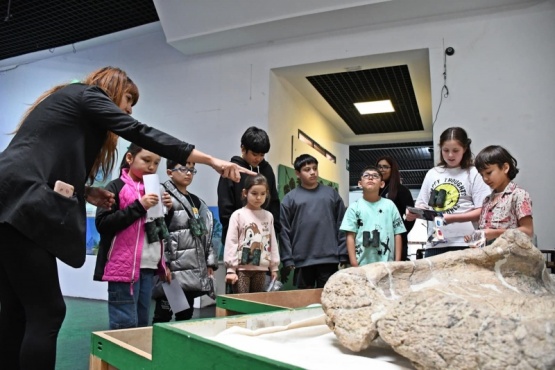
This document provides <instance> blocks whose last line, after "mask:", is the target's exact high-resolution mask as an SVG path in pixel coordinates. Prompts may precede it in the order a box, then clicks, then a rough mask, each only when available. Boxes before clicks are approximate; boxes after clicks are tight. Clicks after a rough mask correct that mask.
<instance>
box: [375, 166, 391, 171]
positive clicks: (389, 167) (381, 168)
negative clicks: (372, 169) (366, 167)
mask: <svg viewBox="0 0 555 370" xmlns="http://www.w3.org/2000/svg"><path fill="white" fill-rule="evenodd" d="M376 167H377V168H378V170H389V169H391V166H387V165H379V166H376Z"/></svg>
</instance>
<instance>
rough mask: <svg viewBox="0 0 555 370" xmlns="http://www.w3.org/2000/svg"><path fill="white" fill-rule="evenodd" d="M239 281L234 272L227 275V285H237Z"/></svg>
mask: <svg viewBox="0 0 555 370" xmlns="http://www.w3.org/2000/svg"><path fill="white" fill-rule="evenodd" d="M237 280H239V277H238V276H237V274H236V273H234V272H231V273H229V272H228V273H227V275H226V276H225V282H226V283H229V284H235V283H236V282H237Z"/></svg>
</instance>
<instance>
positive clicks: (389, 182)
mask: <svg viewBox="0 0 555 370" xmlns="http://www.w3.org/2000/svg"><path fill="white" fill-rule="evenodd" d="M376 167H377V168H378V170H379V171H380V173H381V174H382V180H383V181H384V183H385V186H384V187H383V189H382V190H381V191H380V196H381V197H383V198H388V199H391V200H392V201H393V203H395V205H396V206H397V210H398V211H399V214H400V215H405V213H406V212H407V207H414V199H413V198H412V194H411V192H410V190H409V189H408V188H407V187H406V186H404V185H403V184H401V174H400V172H399V165H398V164H397V161H396V160H395V159H393V158H391V157H388V156H383V157H381V158H378V160H377V161H376ZM403 219H404V221H403V223H404V224H405V229H407V231H406V232H404V233H402V234H401V239H402V242H403V244H402V253H401V261H406V260H407V259H408V244H409V242H408V234H409V233H410V231H411V229H412V227H413V226H414V220H412V221H407V220H406V219H405V218H404V217H403Z"/></svg>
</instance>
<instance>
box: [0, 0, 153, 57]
mask: <svg viewBox="0 0 555 370" xmlns="http://www.w3.org/2000/svg"><path fill="white" fill-rule="evenodd" d="M0 17H1V18H0V20H1V21H0V60H2V59H7V58H12V57H16V56H20V55H24V54H28V53H32V52H36V51H41V50H48V49H53V48H56V47H60V46H64V45H71V44H73V43H76V42H80V41H84V40H88V39H92V38H95V37H99V36H103V35H107V34H110V33H114V32H118V31H123V30H126V29H129V28H133V27H138V26H141V25H144V24H147V23H152V22H156V21H158V20H159V19H158V14H157V13H156V8H155V7H154V3H153V1H152V0H88V1H85V0H81V1H77V0H67V1H64V0H56V1H51V0H35V1H31V0H26V1H17V0H12V1H8V0H0Z"/></svg>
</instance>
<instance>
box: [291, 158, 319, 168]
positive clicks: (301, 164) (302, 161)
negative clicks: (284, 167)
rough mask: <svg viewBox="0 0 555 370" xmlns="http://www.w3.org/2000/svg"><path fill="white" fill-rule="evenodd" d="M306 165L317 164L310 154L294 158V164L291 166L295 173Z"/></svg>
mask: <svg viewBox="0 0 555 370" xmlns="http://www.w3.org/2000/svg"><path fill="white" fill-rule="evenodd" d="M307 164H318V160H317V159H316V158H314V157H313V156H311V155H310V154H301V155H300V156H298V157H297V158H295V163H294V164H293V167H294V168H295V171H300V170H301V168H303V167H304V166H306V165H307Z"/></svg>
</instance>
